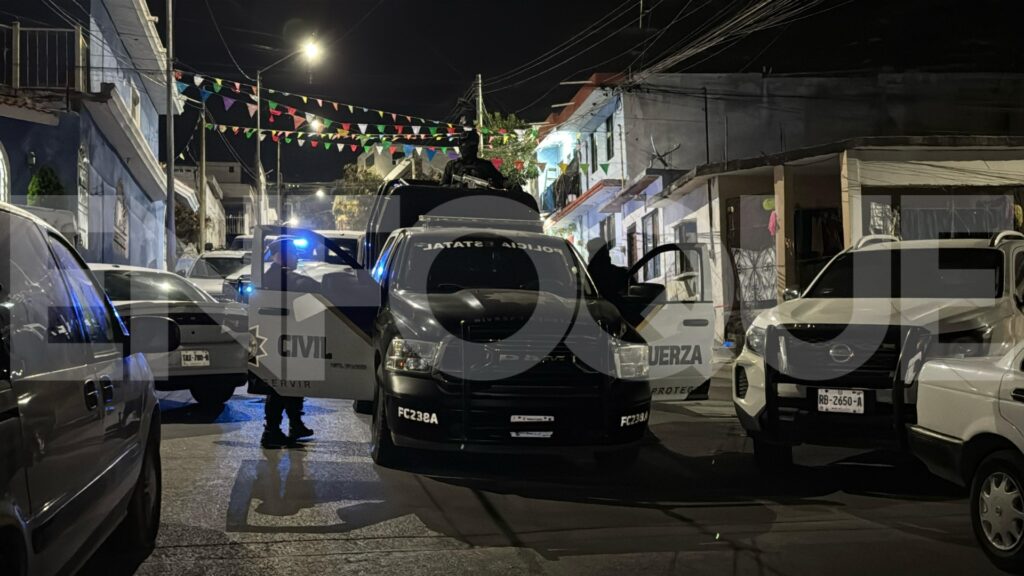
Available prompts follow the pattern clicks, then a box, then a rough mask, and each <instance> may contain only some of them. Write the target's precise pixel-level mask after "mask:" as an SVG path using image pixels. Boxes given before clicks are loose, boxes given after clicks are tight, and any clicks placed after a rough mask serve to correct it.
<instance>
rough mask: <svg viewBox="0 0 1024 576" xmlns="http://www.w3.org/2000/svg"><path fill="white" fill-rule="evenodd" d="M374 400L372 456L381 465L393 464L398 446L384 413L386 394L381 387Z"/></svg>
mask: <svg viewBox="0 0 1024 576" xmlns="http://www.w3.org/2000/svg"><path fill="white" fill-rule="evenodd" d="M374 396H375V398H374V400H373V424H372V425H371V426H370V457H371V458H373V462H374V464H377V465H379V466H391V465H393V464H394V463H395V462H396V461H397V458H398V447H397V446H395V443H394V441H392V439H391V429H390V428H388V419H387V417H386V416H385V414H384V409H385V404H386V402H385V401H384V395H383V394H381V393H380V387H378V388H377V392H376V393H375V394H374Z"/></svg>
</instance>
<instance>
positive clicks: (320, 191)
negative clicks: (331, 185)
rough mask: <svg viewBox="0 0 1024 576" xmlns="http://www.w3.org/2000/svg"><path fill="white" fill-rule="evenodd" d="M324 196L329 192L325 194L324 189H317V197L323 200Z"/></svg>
mask: <svg viewBox="0 0 1024 576" xmlns="http://www.w3.org/2000/svg"><path fill="white" fill-rule="evenodd" d="M324 196H327V192H324V189H323V188H317V191H316V197H317V198H323V197H324Z"/></svg>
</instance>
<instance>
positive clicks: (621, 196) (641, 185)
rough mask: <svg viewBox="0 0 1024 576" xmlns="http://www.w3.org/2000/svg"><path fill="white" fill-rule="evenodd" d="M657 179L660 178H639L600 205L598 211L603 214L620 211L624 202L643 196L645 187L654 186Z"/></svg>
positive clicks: (649, 176)
mask: <svg viewBox="0 0 1024 576" xmlns="http://www.w3.org/2000/svg"><path fill="white" fill-rule="evenodd" d="M658 178H660V176H654V175H651V174H646V175H644V176H641V177H640V179H639V180H637V181H636V182H633V184H631V185H630V186H629V187H628V188H626V189H625V190H622V191H621V192H619V193H618V194H616V195H615V197H614V198H612V199H611V200H609V201H608V202H607V203H605V204H604V205H602V206H601V207H600V209H599V210H600V211H601V212H603V213H605V214H612V213H614V212H618V211H619V210H622V206H623V205H624V204H625V203H626V202H629V201H631V200H635V199H637V198H638V197H640V196H643V194H644V190H647V187H648V186H650V185H651V184H654V181H655V180H657V179H658Z"/></svg>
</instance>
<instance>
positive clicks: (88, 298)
mask: <svg viewBox="0 0 1024 576" xmlns="http://www.w3.org/2000/svg"><path fill="white" fill-rule="evenodd" d="M49 240H50V248H51V249H52V250H53V253H54V255H55V256H56V257H57V263H58V265H59V266H60V268H61V270H63V271H64V277H65V278H66V279H67V283H68V287H69V288H70V289H71V296H72V298H74V300H75V301H76V302H77V303H78V308H79V310H80V313H81V316H82V327H83V329H84V331H85V335H86V337H87V338H88V339H89V342H91V343H92V345H93V352H94V353H96V354H106V353H108V352H112V351H115V350H116V349H115V344H116V342H117V341H116V340H115V338H114V327H115V320H114V318H113V317H112V316H111V315H110V311H109V309H108V307H107V305H106V301H105V298H104V296H103V293H102V292H100V290H99V287H98V286H97V285H96V284H95V283H94V282H93V280H92V278H91V277H90V275H89V273H88V271H87V270H86V268H85V265H84V264H82V263H81V262H80V261H79V259H78V258H76V257H75V255H74V254H73V253H72V252H71V249H69V248H68V247H67V246H65V245H64V243H63V242H61V241H59V240H57V239H56V238H53V237H50V239H49ZM118 329H120V328H119V327H118Z"/></svg>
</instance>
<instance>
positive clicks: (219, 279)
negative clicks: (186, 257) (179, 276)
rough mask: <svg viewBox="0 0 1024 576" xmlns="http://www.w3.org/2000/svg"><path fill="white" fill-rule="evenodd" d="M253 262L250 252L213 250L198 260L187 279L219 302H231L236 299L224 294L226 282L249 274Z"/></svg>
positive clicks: (186, 275)
mask: <svg viewBox="0 0 1024 576" xmlns="http://www.w3.org/2000/svg"><path fill="white" fill-rule="evenodd" d="M251 262H252V253H251V252H248V251H241V250H211V251H209V252H204V253H203V254H202V255H201V256H200V257H199V258H197V259H196V261H195V263H194V264H192V268H190V269H189V271H188V273H186V274H185V277H186V278H188V279H189V280H190V281H191V282H192V283H193V284H195V285H196V286H198V287H200V288H202V289H203V290H204V291H206V293H207V294H210V295H211V296H213V297H214V298H216V299H217V300H221V301H224V302H230V301H232V300H234V298H232V296H231V295H225V294H224V283H225V281H228V282H230V281H231V280H232V279H237V278H238V277H240V276H241V275H242V274H248V273H249V266H250V264H251Z"/></svg>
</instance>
